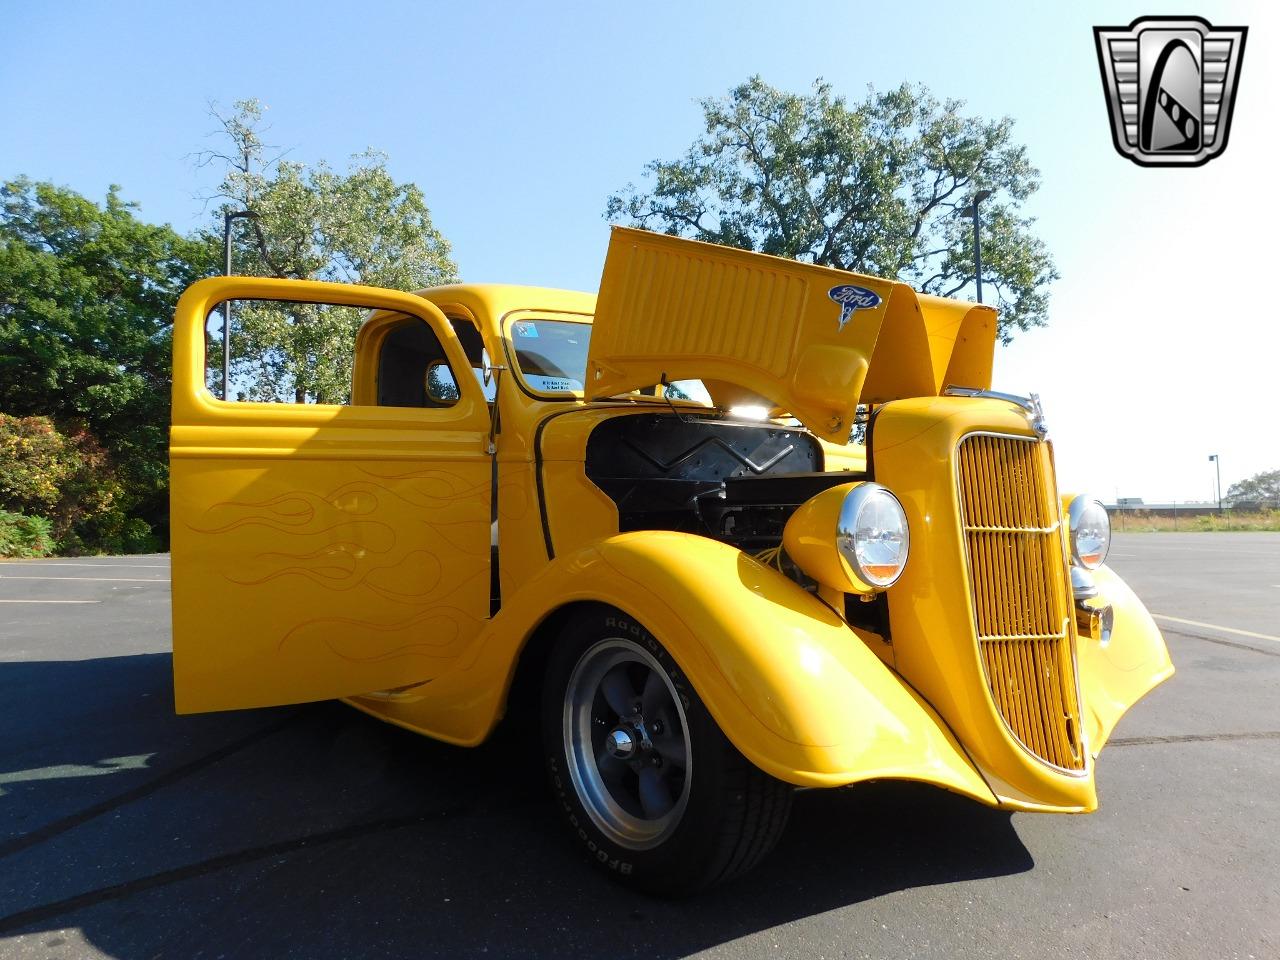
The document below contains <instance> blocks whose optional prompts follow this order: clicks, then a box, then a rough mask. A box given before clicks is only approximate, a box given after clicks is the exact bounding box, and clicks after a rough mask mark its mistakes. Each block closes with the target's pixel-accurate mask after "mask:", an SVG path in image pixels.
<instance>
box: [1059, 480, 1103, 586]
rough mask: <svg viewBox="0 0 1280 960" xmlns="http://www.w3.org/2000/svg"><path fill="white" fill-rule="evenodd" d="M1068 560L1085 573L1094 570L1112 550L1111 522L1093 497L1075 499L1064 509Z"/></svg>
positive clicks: (1100, 504)
mask: <svg viewBox="0 0 1280 960" xmlns="http://www.w3.org/2000/svg"><path fill="white" fill-rule="evenodd" d="M1067 526H1068V530H1069V533H1070V537H1071V559H1072V561H1073V562H1075V563H1077V564H1079V565H1080V566H1082V567H1084V568H1085V569H1086V570H1096V569H1098V567H1100V566H1102V564H1103V562H1104V561H1106V559H1107V553H1108V552H1109V551H1110V550H1111V518H1110V517H1109V516H1108V515H1107V508H1106V507H1104V506H1103V505H1102V503H1101V501H1099V500H1095V499H1093V498H1092V497H1074V498H1072V500H1071V503H1070V504H1069V505H1068V506H1067Z"/></svg>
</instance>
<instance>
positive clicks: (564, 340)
mask: <svg viewBox="0 0 1280 960" xmlns="http://www.w3.org/2000/svg"><path fill="white" fill-rule="evenodd" d="M508 329H509V330H510V334H511V346H512V347H513V348H514V350H515V366H516V373H517V374H519V376H520V379H521V380H523V381H524V383H525V385H526V386H527V387H528V388H529V389H530V390H533V391H534V392H536V393H547V394H562V395H567V396H562V397H561V398H560V399H565V400H567V399H571V398H572V397H575V396H577V397H580V396H582V390H583V386H582V385H583V383H584V382H585V381H586V378H587V351H588V348H589V347H590V346H591V324H590V323H588V322H586V321H582V320H552V319H549V318H547V317H528V316H525V317H521V318H520V319H518V320H513V321H512V322H511V326H510V327H509V328H508ZM654 392H655V393H656V392H657V391H654ZM666 396H667V397H668V398H669V399H671V400H687V401H691V402H693V403H698V404H702V405H703V406H707V407H709V406H711V397H710V395H709V394H708V393H707V390H706V388H705V387H704V386H703V385H702V381H701V380H676V381H674V382H673V383H671V384H669V385H668V386H667V389H666Z"/></svg>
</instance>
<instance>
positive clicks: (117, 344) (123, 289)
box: [0, 178, 216, 532]
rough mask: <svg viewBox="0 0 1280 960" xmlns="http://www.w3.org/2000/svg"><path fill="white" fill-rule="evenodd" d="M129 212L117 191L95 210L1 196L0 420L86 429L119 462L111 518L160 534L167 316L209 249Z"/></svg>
mask: <svg viewBox="0 0 1280 960" xmlns="http://www.w3.org/2000/svg"><path fill="white" fill-rule="evenodd" d="M135 211H136V207H135V206H134V205H133V204H130V203H127V202H125V201H124V200H122V199H121V198H120V193H119V188H117V187H114V186H113V187H111V188H110V190H109V191H108V193H107V197H106V203H105V204H104V205H101V206H100V205H98V204H96V203H94V202H92V201H91V200H88V199H87V198H85V197H83V196H80V195H79V194H77V193H75V192H73V191H71V190H66V189H63V188H61V187H57V186H54V185H53V184H51V183H35V182H32V181H31V180H28V179H25V178H22V179H17V180H13V181H10V182H7V183H5V184H4V185H3V187H0V410H3V411H4V412H5V413H8V414H13V415H17V416H26V415H37V414H38V415H47V416H49V417H52V418H53V420H54V421H55V422H56V423H57V424H58V426H59V428H60V429H67V430H70V431H72V432H76V433H79V432H82V431H85V430H87V431H88V433H89V434H91V435H92V436H93V437H94V438H96V440H97V441H99V442H101V444H102V445H104V446H105V447H106V448H107V449H108V450H109V451H110V456H111V459H112V461H113V462H114V463H115V464H116V468H115V475H116V476H118V478H119V482H120V484H121V486H122V490H121V491H120V492H119V493H118V496H116V499H115V508H116V509H117V510H119V511H121V512H122V514H121V515H122V516H123V515H128V516H133V517H137V518H141V519H143V520H145V521H146V522H147V523H149V524H152V525H155V526H159V527H163V525H164V523H165V519H166V517H167V514H168V493H167V491H168V460H167V456H168V454H167V443H168V421H169V383H170V376H169V371H170V332H171V326H172V322H173V308H174V304H175V303H176V301H177V298H178V296H179V294H180V293H181V292H182V290H183V288H185V287H186V286H187V285H188V284H190V283H191V282H192V281H194V280H196V279H198V278H199V277H200V276H202V275H204V274H206V273H208V272H210V270H211V268H212V266H213V264H214V262H215V257H216V251H215V250H214V249H212V248H211V247H210V246H209V245H208V243H207V242H205V241H201V240H193V239H187V238H184V237H182V236H179V235H178V234H177V233H175V232H174V231H173V230H172V229H171V228H170V227H168V226H155V225H152V224H148V223H144V222H142V221H141V220H139V219H138V218H137V217H136V216H135ZM64 532H65V531H64Z"/></svg>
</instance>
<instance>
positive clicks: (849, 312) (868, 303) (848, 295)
mask: <svg viewBox="0 0 1280 960" xmlns="http://www.w3.org/2000/svg"><path fill="white" fill-rule="evenodd" d="M827 296H828V297H830V298H831V299H832V300H834V301H835V302H836V303H838V304H840V326H839V327H838V328H837V332H839V331H841V330H844V326H845V324H846V323H848V322H849V320H850V318H851V317H852V316H853V312H854V311H855V310H870V309H871V308H872V307H878V306H880V294H878V293H876V292H875V291H874V290H868V289H867V288H866V287H855V286H854V285H853V284H851V283H842V284H841V285H840V286H838V287H832V288H831V289H830V290H828V291H827Z"/></svg>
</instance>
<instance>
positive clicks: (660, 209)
mask: <svg viewBox="0 0 1280 960" xmlns="http://www.w3.org/2000/svg"><path fill="white" fill-rule="evenodd" d="M963 106H964V104H963V102H961V101H958V100H946V101H941V102H940V101H938V100H937V99H935V98H934V97H933V96H932V95H931V94H930V93H929V91H928V90H927V89H926V88H925V87H923V86H910V85H905V84H904V85H903V86H901V87H898V88H897V89H895V90H891V91H888V92H886V93H876V92H875V91H869V92H868V94H867V96H866V97H865V98H864V99H862V100H861V101H859V102H857V103H854V104H850V103H848V102H847V101H846V100H845V99H844V98H843V97H840V96H836V95H835V94H834V93H833V92H832V88H831V86H830V84H827V83H824V82H823V81H821V80H819V81H817V82H815V84H814V87H813V92H812V93H810V94H807V95H801V94H792V93H785V92H783V91H780V90H776V89H774V88H773V87H770V86H768V85H767V84H766V83H764V81H763V80H761V79H760V77H758V76H755V77H751V78H750V79H749V80H747V82H746V83H743V84H741V85H740V86H738V87H736V88H734V89H733V90H732V91H731V92H730V93H729V95H728V97H726V98H723V99H714V98H712V99H706V100H703V101H702V109H703V114H704V118H705V124H706V130H705V133H704V134H703V135H701V136H699V137H698V138H697V139H696V140H695V141H694V142H693V144H692V146H690V148H689V149H688V151H687V152H686V153H685V154H684V156H682V157H680V158H679V159H676V160H654V161H653V162H651V163H649V164H648V165H647V166H646V167H645V176H646V178H647V179H650V180H652V189H651V190H650V191H649V192H644V191H641V190H637V189H636V188H635V187H634V186H632V185H628V186H627V187H626V188H625V189H624V190H622V191H621V192H619V193H618V194H616V195H614V196H612V197H610V198H609V201H608V205H607V209H606V214H605V215H606V217H608V218H610V219H625V220H628V221H630V222H631V223H632V224H634V225H637V226H642V227H646V228H648V229H656V230H660V231H662V232H665V233H668V234H674V235H678V236H685V237H692V238H694V239H698V240H707V241H710V242H713V243H720V244H726V245H729V246H734V247H741V248H743V249H746V250H757V251H761V252H764V253H771V254H775V255H777V256H782V257H791V258H793V259H797V260H803V261H806V262H809V263H816V264H820V265H823V266H830V267H836V268H838V269H841V270H852V271H855V272H858V273H869V274H876V275H880V276H888V277H900V278H901V279H903V280H905V281H906V282H908V283H911V284H912V285H914V286H916V287H917V288H919V289H921V290H923V291H925V292H927V293H937V294H941V295H943V296H955V295H957V294H959V293H960V292H961V291H963V290H964V289H965V288H966V286H968V285H969V284H970V283H971V282H972V279H973V273H974V251H973V229H972V221H971V220H968V219H966V218H964V217H962V216H960V215H959V213H960V211H961V209H962V208H964V207H965V206H967V205H969V204H970V203H971V202H972V199H973V196H974V194H975V193H976V192H977V191H978V190H980V189H988V190H991V191H993V196H992V197H991V198H990V199H988V200H986V201H985V202H984V203H983V205H982V208H981V209H982V226H983V236H982V260H983V264H982V265H983V270H982V280H983V284H984V286H989V288H990V289H993V290H994V291H995V292H996V295H997V298H998V301H997V306H998V307H999V309H1000V330H1001V335H1002V337H1003V339H1004V340H1006V341H1007V340H1008V339H1009V338H1010V337H1011V336H1012V333H1013V331H1014V330H1027V329H1029V328H1031V327H1036V326H1041V325H1043V324H1044V322H1045V318H1046V312H1047V307H1048V287H1049V285H1050V284H1051V283H1052V282H1053V281H1054V280H1055V279H1057V277H1058V272H1057V270H1056V269H1055V268H1054V265H1053V259H1052V258H1051V257H1050V255H1049V253H1048V251H1047V250H1046V248H1045V246H1044V243H1043V242H1042V241H1041V240H1040V239H1039V238H1037V237H1036V236H1035V235H1034V233H1033V232H1032V229H1033V225H1034V221H1032V220H1030V219H1027V218H1025V217H1022V216H1020V215H1019V210H1020V208H1021V206H1022V204H1023V202H1024V201H1026V200H1027V198H1028V197H1030V196H1031V195H1032V194H1033V193H1034V192H1035V191H1036V190H1037V189H1038V187H1039V180H1038V178H1039V172H1038V171H1037V170H1036V169H1035V167H1033V166H1032V165H1031V163H1030V161H1029V160H1028V159H1027V155H1026V149H1025V148H1024V147H1023V146H1021V145H1019V144H1017V143H1015V142H1014V141H1013V139H1012V128H1013V121H1012V120H1010V119H1009V118H1007V117H1006V118H1003V119H1000V120H994V121H993V120H984V119H982V118H980V117H971V116H962V115H961V112H960V111H961V109H962V108H963Z"/></svg>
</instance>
